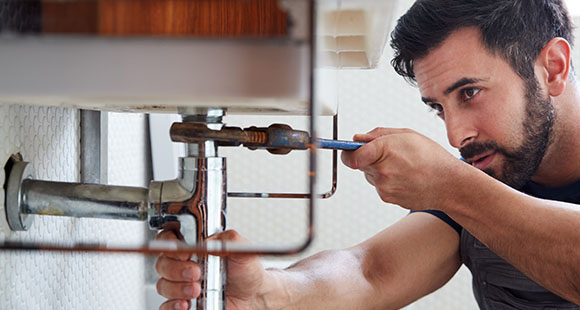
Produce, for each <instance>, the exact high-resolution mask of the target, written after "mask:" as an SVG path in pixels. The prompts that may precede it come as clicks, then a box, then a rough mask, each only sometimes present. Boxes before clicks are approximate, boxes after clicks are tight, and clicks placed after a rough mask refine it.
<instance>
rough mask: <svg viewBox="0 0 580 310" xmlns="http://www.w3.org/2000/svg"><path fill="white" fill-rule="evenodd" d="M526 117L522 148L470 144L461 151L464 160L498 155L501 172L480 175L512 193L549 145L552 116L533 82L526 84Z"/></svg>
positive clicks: (548, 102) (549, 105) (551, 108)
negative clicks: (483, 155)
mask: <svg viewBox="0 0 580 310" xmlns="http://www.w3.org/2000/svg"><path fill="white" fill-rule="evenodd" d="M526 99H527V101H528V102H527V104H526V117H525V119H524V122H523V129H524V130H523V139H522V145H521V146H519V147H517V148H516V149H514V150H508V149H506V148H505V147H503V146H501V145H499V144H498V143H497V142H495V141H488V142H472V143H470V144H468V145H467V146H465V147H463V148H461V149H460V150H459V152H460V153H461V156H462V157H463V158H473V157H474V156H477V155H481V154H484V153H489V152H497V153H498V154H501V155H503V156H504V158H505V161H504V164H503V167H502V168H501V171H500V172H495V171H493V169H491V168H488V169H484V170H483V171H484V172H485V173H487V174H489V175H490V176H492V177H494V178H496V179H498V180H499V181H501V182H503V183H505V184H507V185H508V186H511V187H513V188H515V189H521V188H522V187H523V186H524V185H525V184H526V182H528V181H529V180H530V179H531V178H532V176H533V175H534V174H535V173H536V170H538V167H539V166H540V163H541V162H542V159H543V158H544V155H545V154H546V150H547V149H548V146H549V144H550V141H551V136H552V127H553V123H554V118H555V113H554V106H553V105H552V102H551V100H550V98H549V97H548V99H542V98H541V95H540V91H539V87H538V84H537V81H536V80H535V78H534V79H533V81H528V82H527V83H526Z"/></svg>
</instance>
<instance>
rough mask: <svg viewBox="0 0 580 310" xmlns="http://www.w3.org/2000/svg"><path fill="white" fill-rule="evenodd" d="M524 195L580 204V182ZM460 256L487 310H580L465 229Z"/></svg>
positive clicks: (531, 187)
mask: <svg viewBox="0 0 580 310" xmlns="http://www.w3.org/2000/svg"><path fill="white" fill-rule="evenodd" d="M523 191H524V192H526V193H528V194H530V195H532V196H536V197H539V198H545V199H552V200H559V201H566V202H571V203H576V204H578V203H580V181H577V182H575V183H573V184H570V185H567V186H564V187H561V188H544V187H542V186H539V185H536V184H533V183H529V184H528V185H526V187H525V188H524V189H523ZM579 229H580V226H579ZM460 255H461V260H462V262H463V263H464V264H465V265H466V266H467V267H468V268H469V270H470V271H471V274H472V275H473V292H474V294H475V299H476V300H477V303H478V304H479V307H480V308H481V309H483V310H515V309H518V310H540V309H542V310H555V309H575V310H580V306H578V305H575V304H572V303H571V302H568V301H566V300H564V299H563V298H561V297H559V296H557V295H555V294H553V293H551V292H549V291H548V290H546V289H545V288H543V287H541V286H540V285H538V284H536V283H535V282H534V281H532V280H530V279H529V278H528V277H527V276H525V275H524V274H523V273H521V272H520V271H519V270H517V269H516V268H515V267H514V266H512V265H510V264H509V263H508V262H506V261H505V260H503V259H501V258H500V257H499V256H497V255H496V254H495V253H493V252H492V251H491V250H490V249H488V248H487V247H486V246H485V245H484V244H483V243H481V242H480V241H479V240H477V239H476V238H475V237H474V236H472V235H471V234H470V233H469V232H468V231H467V230H465V229H462V230H461V245H460Z"/></svg>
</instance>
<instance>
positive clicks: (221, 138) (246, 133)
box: [170, 123, 365, 154]
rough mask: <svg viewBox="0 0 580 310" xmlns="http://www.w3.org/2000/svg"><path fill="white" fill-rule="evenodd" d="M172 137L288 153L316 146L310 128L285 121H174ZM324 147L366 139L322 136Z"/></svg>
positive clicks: (339, 146) (352, 144) (346, 147)
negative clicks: (216, 125) (217, 124)
mask: <svg viewBox="0 0 580 310" xmlns="http://www.w3.org/2000/svg"><path fill="white" fill-rule="evenodd" d="M170 133H171V139H172V140H173V141H175V142H186V143H200V142H203V141H208V140H213V141H215V142H217V143H218V144H219V145H220V146H239V145H244V146H245V147H247V148H249V149H252V150H253V149H267V150H268V151H269V152H270V153H274V154H287V153H288V152H290V151H291V150H306V149H308V148H310V147H312V144H311V138H310V135H309V134H308V132H306V131H302V130H294V129H292V127H290V126H288V125H285V124H273V125H270V126H269V127H267V128H264V127H261V128H258V127H249V128H244V129H242V128H239V127H222V128H221V129H219V130H214V129H210V128H208V127H207V125H205V124H201V123H174V124H173V125H172V126H171V132H170ZM317 141H318V145H319V147H320V148H323V149H332V150H347V151H353V150H356V149H358V148H359V147H361V146H363V145H364V144H365V143H364V142H353V141H344V140H330V139H318V140H317Z"/></svg>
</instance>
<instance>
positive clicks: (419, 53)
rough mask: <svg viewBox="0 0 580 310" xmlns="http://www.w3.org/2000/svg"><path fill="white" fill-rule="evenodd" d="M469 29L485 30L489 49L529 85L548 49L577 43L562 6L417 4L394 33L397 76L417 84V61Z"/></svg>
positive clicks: (548, 0)
mask: <svg viewBox="0 0 580 310" xmlns="http://www.w3.org/2000/svg"><path fill="white" fill-rule="evenodd" d="M463 27H477V28H479V29H480V31H481V39H482V44H483V46H485V47H486V48H487V49H488V50H489V51H490V52H492V53H493V54H499V55H500V56H501V57H503V58H504V59H505V60H506V61H507V62H508V63H509V64H510V65H511V67H512V68H513V69H514V71H515V72H516V73H517V74H518V75H519V76H520V77H521V78H522V79H523V80H524V81H528V82H529V81H531V79H533V81H535V75H534V67H533V65H534V62H535V60H536V58H537V57H538V55H539V53H540V51H541V50H542V48H543V47H544V46H545V45H546V43H548V42H549V41H550V40H551V39H553V38H555V37H562V38H564V39H566V40H567V41H568V42H569V43H570V45H572V44H573V39H574V38H573V35H572V23H571V21H570V16H569V15H568V12H567V10H566V7H565V6H564V4H563V3H562V0H417V1H416V2H415V3H414V4H413V6H412V7H411V8H410V9H409V11H407V13H406V14H405V15H403V16H402V17H401V18H400V19H399V20H398V23H397V26H396V27H395V30H394V31H393V32H392V33H391V39H392V41H391V47H392V48H393V49H394V51H395V56H394V58H393V60H392V61H391V64H392V65H393V67H394V68H395V71H396V72H397V73H398V74H400V75H402V76H403V77H404V78H405V79H407V80H408V81H410V82H415V81H416V80H415V73H414V71H413V63H414V61H415V60H418V59H421V58H423V57H425V56H426V55H427V54H428V53H429V52H430V51H431V50H433V49H434V48H436V47H438V46H439V45H440V44H441V43H442V42H443V41H444V40H445V39H446V38H447V37H448V36H449V35H450V34H451V33H452V32H453V31H456V30H459V29H460V28H463Z"/></svg>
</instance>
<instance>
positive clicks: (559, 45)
mask: <svg viewBox="0 0 580 310" xmlns="http://www.w3.org/2000/svg"><path fill="white" fill-rule="evenodd" d="M570 56H571V48H570V44H569V43H568V41H566V39H564V38H554V39H552V40H550V42H548V43H547V44H546V45H545V46H544V48H543V49H542V51H541V52H540V55H538V58H537V61H536V65H537V66H539V67H540V68H541V71H542V74H541V76H540V77H539V78H540V79H543V81H542V80H540V81H539V82H543V84H544V85H545V86H546V88H547V90H548V94H549V95H550V96H552V97H557V96H559V95H561V94H562V93H563V92H564V90H565V89H566V83H567V80H568V74H569V73H570Z"/></svg>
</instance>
